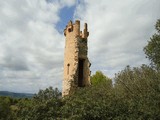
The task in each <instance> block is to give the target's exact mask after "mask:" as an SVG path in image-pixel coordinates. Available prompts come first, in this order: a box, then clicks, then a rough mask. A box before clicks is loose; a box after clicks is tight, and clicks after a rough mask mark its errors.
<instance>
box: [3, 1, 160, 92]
mask: <svg viewBox="0 0 160 120" xmlns="http://www.w3.org/2000/svg"><path fill="white" fill-rule="evenodd" d="M158 18H160V0H152V1H151V0H137V1H136V0H79V1H78V0H77V1H76V0H0V91H2V90H6V91H13V92H28V93H35V92H38V90H39V89H45V88H46V87H49V86H52V87H53V88H55V87H58V88H59V89H61V88H62V80H63V59H64V58H63V57H64V44H65V37H64V36H63V29H64V28H65V26H66V25H67V23H68V21H69V20H70V19H71V20H73V21H75V20H76V19H79V20H81V25H82V28H83V24H84V22H86V23H88V29H89V32H90V35H89V37H88V44H89V45H88V46H89V53H88V54H89V59H90V62H91V63H92V66H91V71H92V74H94V73H95V71H97V70H101V71H102V72H103V73H104V74H105V75H107V76H109V77H111V78H113V77H114V74H115V73H117V72H118V71H120V70H122V69H124V67H125V66H126V65H130V66H131V67H138V66H140V65H141V64H148V63H149V62H148V60H147V59H146V58H145V54H144V52H143V47H144V46H145V45H146V44H147V41H148V40H149V38H150V37H151V36H152V35H153V34H154V33H155V29H154V25H155V23H156V21H157V19H158Z"/></svg>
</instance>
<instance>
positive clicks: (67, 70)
mask: <svg viewBox="0 0 160 120" xmlns="http://www.w3.org/2000/svg"><path fill="white" fill-rule="evenodd" d="M69 66H70V64H69V63H68V64H67V75H69Z"/></svg>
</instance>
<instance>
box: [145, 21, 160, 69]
mask: <svg viewBox="0 0 160 120" xmlns="http://www.w3.org/2000/svg"><path fill="white" fill-rule="evenodd" d="M155 29H156V30H157V33H155V34H154V35H153V36H152V37H151V38H150V41H148V45H147V46H146V47H144V52H145V54H146V55H147V58H149V60H151V64H152V65H153V66H155V67H156V68H157V69H160V19H159V20H158V21H157V23H156V25H155Z"/></svg>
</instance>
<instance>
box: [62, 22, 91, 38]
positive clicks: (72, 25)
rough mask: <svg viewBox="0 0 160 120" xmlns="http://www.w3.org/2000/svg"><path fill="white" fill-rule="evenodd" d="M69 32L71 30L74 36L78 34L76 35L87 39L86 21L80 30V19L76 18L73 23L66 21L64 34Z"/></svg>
mask: <svg viewBox="0 0 160 120" xmlns="http://www.w3.org/2000/svg"><path fill="white" fill-rule="evenodd" d="M71 32H73V33H74V35H75V36H76V37H77V36H78V37H81V38H86V39H87V37H88V36H89V32H88V28H87V23H85V24H84V30H83V32H82V31H80V21H79V20H76V21H75V23H72V21H71V20H70V21H69V22H68V25H67V26H66V28H65V29H64V35H65V36H67V35H68V34H70V33H71Z"/></svg>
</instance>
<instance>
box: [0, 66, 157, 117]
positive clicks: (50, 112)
mask: <svg viewBox="0 0 160 120" xmlns="http://www.w3.org/2000/svg"><path fill="white" fill-rule="evenodd" d="M97 76H104V74H103V73H102V72H100V71H98V74H97V73H96V74H95V75H93V76H92V79H91V81H92V82H93V81H94V80H95V79H99V78H98V77H97ZM93 78H94V79H93ZM102 78H103V77H102ZM104 78H107V77H104ZM114 80H115V84H114V85H112V81H111V79H105V80H104V79H103V80H100V81H99V83H98V84H96V85H93V86H90V87H86V88H79V89H78V90H77V91H76V92H75V93H74V94H73V95H71V96H68V97H65V98H61V93H60V92H59V91H58V89H52V88H51V87H50V88H47V89H46V90H40V91H39V93H38V94H36V95H35V96H34V97H33V98H31V99H27V98H25V99H24V98H21V99H13V98H9V97H0V108H1V109H0V110H1V111H0V119H1V120H12V119H13V120H31V119H32V120H55V119H59V120H63V119H64V120H88V119H90V120H111V119H115V120H119V119H131V120H132V119H133V120H135V119H153V120H154V119H155V120H156V119H159V118H160V114H159V113H160V72H159V71H156V70H154V69H152V68H150V67H148V66H146V65H142V66H141V67H140V68H130V67H129V66H127V67H126V68H125V69H124V70H122V71H121V72H119V73H118V74H116V76H115V79H114Z"/></svg>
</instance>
